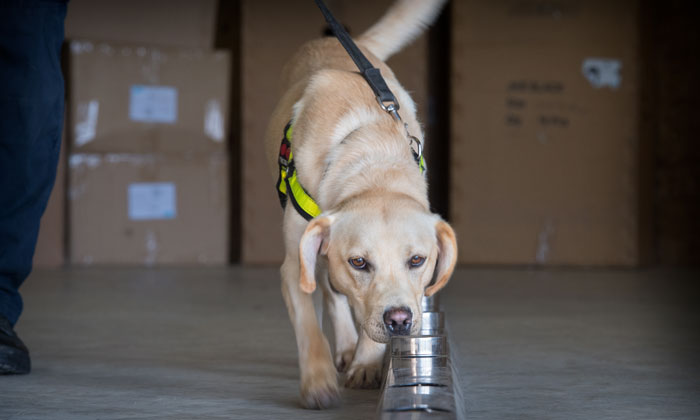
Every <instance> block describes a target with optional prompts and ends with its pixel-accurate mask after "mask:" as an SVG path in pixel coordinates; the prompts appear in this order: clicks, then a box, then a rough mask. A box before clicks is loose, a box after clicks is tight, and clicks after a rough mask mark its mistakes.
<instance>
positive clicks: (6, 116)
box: [0, 0, 66, 325]
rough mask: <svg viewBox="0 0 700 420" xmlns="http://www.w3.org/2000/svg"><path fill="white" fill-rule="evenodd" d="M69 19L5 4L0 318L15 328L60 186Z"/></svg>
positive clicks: (47, 9)
mask: <svg viewBox="0 0 700 420" xmlns="http://www.w3.org/2000/svg"><path fill="white" fill-rule="evenodd" d="M65 14H66V4H65V2H61V1H39V0H33V1H32V0H24V1H19V0H17V1H9V2H8V1H4V2H1V3H0V315H2V316H4V317H5V318H7V319H8V320H9V321H10V323H11V324H13V325H14V324H15V323H16V322H17V319H18V318H19V315H20V313H21V311H22V298H21V297H20V295H19V292H18V288H19V286H20V285H21V284H22V282H23V281H24V279H26V278H27V276H28V275H29V272H30V271H31V268H32V258H33V256H34V247H35V245H36V239H37V234H38V231H39V220H40V219H41V215H42V213H43V212H44V209H45V208H46V202H47V201H48V198H49V194H50V193H51V189H52V188H53V184H54V180H55V178H56V165H57V162H58V152H59V148H60V143H61V131H62V130H61V127H62V126H63V107H64V88H63V76H62V74H61V66H60V51H61V44H62V43H63V22H64V19H65Z"/></svg>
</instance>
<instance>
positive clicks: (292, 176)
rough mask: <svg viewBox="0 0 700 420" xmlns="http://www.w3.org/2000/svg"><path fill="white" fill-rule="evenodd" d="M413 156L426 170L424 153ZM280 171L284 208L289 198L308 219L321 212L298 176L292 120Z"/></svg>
mask: <svg viewBox="0 0 700 420" xmlns="http://www.w3.org/2000/svg"><path fill="white" fill-rule="evenodd" d="M411 150H412V153H413V157H414V159H415V160H416V163H417V164H418V167H419V168H420V172H421V173H423V172H424V171H425V160H424V159H423V154H422V153H420V154H418V153H416V152H415V151H414V150H413V149H411ZM279 171H280V176H279V178H278V180H277V195H278V196H279V199H280V204H281V205H282V208H283V209H284V208H285V207H286V206H287V200H288V199H289V200H290V201H291V202H292V205H293V206H294V208H295V209H296V211H297V212H298V213H299V214H300V215H301V216H302V217H303V218H304V219H306V220H311V219H313V218H314V217H316V216H318V215H319V214H321V208H320V207H319V206H318V204H316V201H314V199H313V198H311V195H310V194H309V193H308V192H306V190H305V189H304V187H302V186H301V183H300V182H299V178H298V177H297V169H296V167H295V166H294V158H293V155H292V122H291V121H290V122H289V123H287V126H286V127H284V135H283V137H282V143H281V144H280V154H279Z"/></svg>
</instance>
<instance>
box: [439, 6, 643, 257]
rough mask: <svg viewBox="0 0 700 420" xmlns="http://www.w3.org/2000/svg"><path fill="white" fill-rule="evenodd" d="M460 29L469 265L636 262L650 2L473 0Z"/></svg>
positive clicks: (457, 152) (463, 203) (459, 208)
mask: <svg viewBox="0 0 700 420" xmlns="http://www.w3.org/2000/svg"><path fill="white" fill-rule="evenodd" d="M453 31H454V32H453V47H452V48H453V49H452V58H453V61H452V62H453V68H452V72H453V78H452V83H453V90H452V109H453V114H452V146H451V150H452V153H451V163H450V164H451V168H452V169H451V173H452V176H451V198H450V202H451V205H450V216H451V219H452V223H453V226H454V228H455V230H456V232H457V236H458V240H459V261H460V262H461V263H467V264H554V265H568V264H572V265H634V264H636V263H637V262H638V247H637V238H638V226H637V214H638V210H637V201H638V200H637V195H638V185H637V149H638V141H639V139H638V134H639V133H638V124H639V119H638V87H637V85H638V80H637V72H638V60H639V57H638V54H639V53H638V49H639V45H638V39H637V37H638V29H637V3H636V2H633V1H631V0H630V1H618V2H606V1H602V0H596V1H578V0H575V1H553V2H540V1H525V2H510V1H494V2H487V1H476V0H470V1H459V2H455V3H454V4H453Z"/></svg>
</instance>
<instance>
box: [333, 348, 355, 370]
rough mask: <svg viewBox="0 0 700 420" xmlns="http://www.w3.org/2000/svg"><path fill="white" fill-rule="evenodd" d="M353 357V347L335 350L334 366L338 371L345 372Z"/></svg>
mask: <svg viewBox="0 0 700 420" xmlns="http://www.w3.org/2000/svg"><path fill="white" fill-rule="evenodd" d="M353 357H355V349H354V348H352V349H347V350H342V351H341V350H336V351H335V368H336V369H338V372H345V371H346V370H347V369H348V367H349V366H350V364H351V363H352V359H353Z"/></svg>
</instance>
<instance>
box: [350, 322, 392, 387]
mask: <svg viewBox="0 0 700 420" xmlns="http://www.w3.org/2000/svg"><path fill="white" fill-rule="evenodd" d="M361 331H362V332H361V333H360V340H359V341H358V342H357V349H356V350H355V358H354V359H353V361H352V364H351V365H350V369H348V375H347V379H346V381H345V386H346V387H348V388H379V386H380V385H381V383H382V367H383V366H382V365H383V363H384V352H385V351H386V344H384V343H377V342H376V341H374V340H372V339H371V338H369V336H368V335H367V333H366V332H365V330H364V329H362V330H361Z"/></svg>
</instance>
